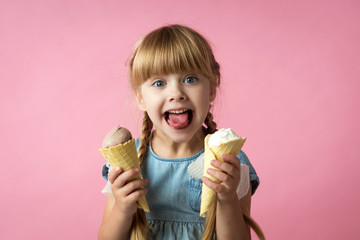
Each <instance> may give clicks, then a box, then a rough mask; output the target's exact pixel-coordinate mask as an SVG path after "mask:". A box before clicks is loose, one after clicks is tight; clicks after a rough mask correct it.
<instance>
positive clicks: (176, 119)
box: [168, 112, 189, 128]
mask: <svg viewBox="0 0 360 240" xmlns="http://www.w3.org/2000/svg"><path fill="white" fill-rule="evenodd" d="M168 123H169V125H170V126H171V127H174V128H183V127H186V126H187V125H188V124H189V113H188V112H183V113H180V114H175V113H169V120H168Z"/></svg>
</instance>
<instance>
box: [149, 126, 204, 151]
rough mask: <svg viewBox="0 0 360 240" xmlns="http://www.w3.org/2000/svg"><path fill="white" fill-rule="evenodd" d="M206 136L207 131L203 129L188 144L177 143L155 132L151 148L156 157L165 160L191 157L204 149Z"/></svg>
mask: <svg viewBox="0 0 360 240" xmlns="http://www.w3.org/2000/svg"><path fill="white" fill-rule="evenodd" d="M205 136H206V134H205V131H204V129H202V128H201V129H199V131H197V133H196V134H195V135H194V136H193V137H192V138H191V139H190V140H189V141H188V142H183V143H177V142H174V141H172V140H171V139H170V138H168V137H167V136H165V135H163V134H161V133H159V132H157V131H156V130H155V131H154V133H153V136H152V139H151V148H152V150H153V151H154V153H155V154H156V155H158V156H159V157H163V158H183V157H189V156H192V155H194V154H196V153H198V152H200V151H201V150H202V149H203V148H204V138H205Z"/></svg>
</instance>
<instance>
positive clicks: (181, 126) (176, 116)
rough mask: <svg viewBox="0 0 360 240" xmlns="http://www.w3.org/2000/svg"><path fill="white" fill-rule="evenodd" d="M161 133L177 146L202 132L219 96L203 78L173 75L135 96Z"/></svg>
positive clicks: (159, 78)
mask: <svg viewBox="0 0 360 240" xmlns="http://www.w3.org/2000/svg"><path fill="white" fill-rule="evenodd" d="M135 95H136V99H137V103H138V106H139V108H140V109H141V110H142V111H146V112H147V113H148V115H149V117H150V119H151V120H152V122H153V123H154V125H155V127H156V129H157V131H159V132H158V133H159V134H161V135H164V136H166V137H168V138H169V139H171V140H172V141H173V142H176V143H184V142H188V141H190V140H191V139H192V138H193V137H194V135H195V134H196V133H197V132H198V131H199V130H200V129H201V127H202V125H203V123H204V120H205V117H206V115H207V113H208V111H209V107H210V103H211V102H212V101H213V100H214V98H215V94H214V91H212V88H211V86H210V83H209V80H208V79H207V78H205V77H204V76H202V75H201V74H169V75H163V76H154V77H152V78H149V79H148V80H146V81H145V82H144V83H143V84H142V85H141V87H140V89H139V91H138V92H136V93H135Z"/></svg>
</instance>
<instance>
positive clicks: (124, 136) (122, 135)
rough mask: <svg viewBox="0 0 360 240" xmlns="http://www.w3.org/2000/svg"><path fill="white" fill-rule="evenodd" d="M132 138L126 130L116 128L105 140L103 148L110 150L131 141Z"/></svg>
mask: <svg viewBox="0 0 360 240" xmlns="http://www.w3.org/2000/svg"><path fill="white" fill-rule="evenodd" d="M131 139H132V136H131V133H130V131H129V130H127V129H126V128H123V127H120V126H116V127H114V128H113V129H111V131H110V132H109V133H108V134H107V135H106V137H105V138H104V141H103V144H102V148H109V147H113V146H116V145H119V144H123V143H126V142H127V141H129V140H131Z"/></svg>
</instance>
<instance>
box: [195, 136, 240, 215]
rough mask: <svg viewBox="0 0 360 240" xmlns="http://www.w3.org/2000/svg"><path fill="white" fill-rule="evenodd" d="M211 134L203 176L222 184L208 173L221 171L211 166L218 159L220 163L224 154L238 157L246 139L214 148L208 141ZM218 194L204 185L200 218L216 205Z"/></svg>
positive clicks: (206, 138) (206, 139) (206, 144)
mask: <svg viewBox="0 0 360 240" xmlns="http://www.w3.org/2000/svg"><path fill="white" fill-rule="evenodd" d="M210 136H211V134H208V135H207V136H206V137H205V140H204V141H205V153H204V170H203V171H204V172H203V176H206V177H208V178H209V179H211V180H212V181H214V182H220V181H219V180H218V179H216V178H214V177H213V176H210V175H209V174H208V173H207V171H206V170H207V169H208V168H212V169H215V170H217V171H220V170H219V169H217V168H214V167H213V166H212V165H211V161H212V160H214V159H216V160H219V161H222V159H221V156H222V155H223V154H229V155H233V156H237V155H238V154H239V152H240V150H241V148H242V146H243V145H244V143H245V141H246V138H238V139H235V140H232V141H229V142H226V143H224V144H221V145H219V146H213V147H211V148H210V147H209V145H208V141H209V137H210ZM216 197H217V196H216V192H215V191H214V190H212V189H211V188H209V187H208V186H206V185H205V184H203V185H202V194H201V205H200V216H201V217H205V214H206V212H207V211H208V209H209V208H210V206H211V205H212V204H214V201H216Z"/></svg>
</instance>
